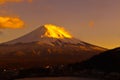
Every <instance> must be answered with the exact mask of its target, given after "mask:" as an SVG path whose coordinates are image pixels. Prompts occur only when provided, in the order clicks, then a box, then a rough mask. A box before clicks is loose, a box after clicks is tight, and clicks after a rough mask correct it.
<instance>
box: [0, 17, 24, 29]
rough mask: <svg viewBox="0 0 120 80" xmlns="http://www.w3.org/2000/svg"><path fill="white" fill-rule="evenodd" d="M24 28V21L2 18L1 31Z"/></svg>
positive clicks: (0, 22)
mask: <svg viewBox="0 0 120 80" xmlns="http://www.w3.org/2000/svg"><path fill="white" fill-rule="evenodd" d="M22 27H24V21H23V20H21V19H20V18H19V17H8V16H5V17H1V16H0V29H6V28H7V29H17V28H22Z"/></svg>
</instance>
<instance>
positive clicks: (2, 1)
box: [0, 0, 33, 5]
mask: <svg viewBox="0 0 120 80" xmlns="http://www.w3.org/2000/svg"><path fill="white" fill-rule="evenodd" d="M25 1H27V2H32V1H33V0H0V5H3V4H5V3H19V2H25Z"/></svg>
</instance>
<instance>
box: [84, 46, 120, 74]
mask: <svg viewBox="0 0 120 80" xmlns="http://www.w3.org/2000/svg"><path fill="white" fill-rule="evenodd" d="M83 65H84V66H85V65H86V66H87V67H89V68H93V69H99V70H103V71H112V72H116V71H117V72H120V69H119V68H120V47H118V48H115V49H111V50H108V51H105V52H103V53H101V54H99V55H96V56H94V57H92V58H91V59H89V60H87V61H85V62H83Z"/></svg>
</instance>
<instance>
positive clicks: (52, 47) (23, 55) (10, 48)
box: [0, 24, 107, 65]
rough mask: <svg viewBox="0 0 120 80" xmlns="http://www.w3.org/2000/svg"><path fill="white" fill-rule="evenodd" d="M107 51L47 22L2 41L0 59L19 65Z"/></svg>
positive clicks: (74, 58) (81, 57)
mask: <svg viewBox="0 0 120 80" xmlns="http://www.w3.org/2000/svg"><path fill="white" fill-rule="evenodd" d="M106 50H107V49H105V48H102V47H98V46H95V45H92V44H89V43H86V42H84V41H81V40H78V39H76V38H74V37H73V36H72V35H71V34H69V33H68V32H67V31H66V30H65V29H64V28H62V27H58V26H56V25H52V24H46V25H43V26H41V27H39V28H38V29H36V30H34V31H32V32H30V33H28V34H26V35H24V36H22V37H20V38H17V39H15V40H12V41H8V42H5V43H2V44H1V45H0V61H2V62H4V63H5V62H6V63H10V64H11V63H13V64H15V63H16V64H18V63H21V64H22V65H23V63H24V64H26V63H34V65H35V64H36V65H38V63H40V64H65V63H75V62H81V61H84V60H87V59H89V58H91V57H93V56H94V55H98V54H99V53H101V52H103V51H106ZM25 62H26V63H25ZM40 64H39V65H40ZM28 65H32V64H28Z"/></svg>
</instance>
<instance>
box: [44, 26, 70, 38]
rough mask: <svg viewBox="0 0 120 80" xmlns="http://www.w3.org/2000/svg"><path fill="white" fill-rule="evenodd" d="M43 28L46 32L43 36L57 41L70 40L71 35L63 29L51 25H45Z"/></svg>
mask: <svg viewBox="0 0 120 80" xmlns="http://www.w3.org/2000/svg"><path fill="white" fill-rule="evenodd" d="M44 27H45V29H46V32H45V34H44V35H43V36H46V37H50V38H57V39H64V38H72V35H70V33H68V32H67V31H66V30H65V29H64V28H63V27H58V26H56V25H53V24H46V25H44Z"/></svg>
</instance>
